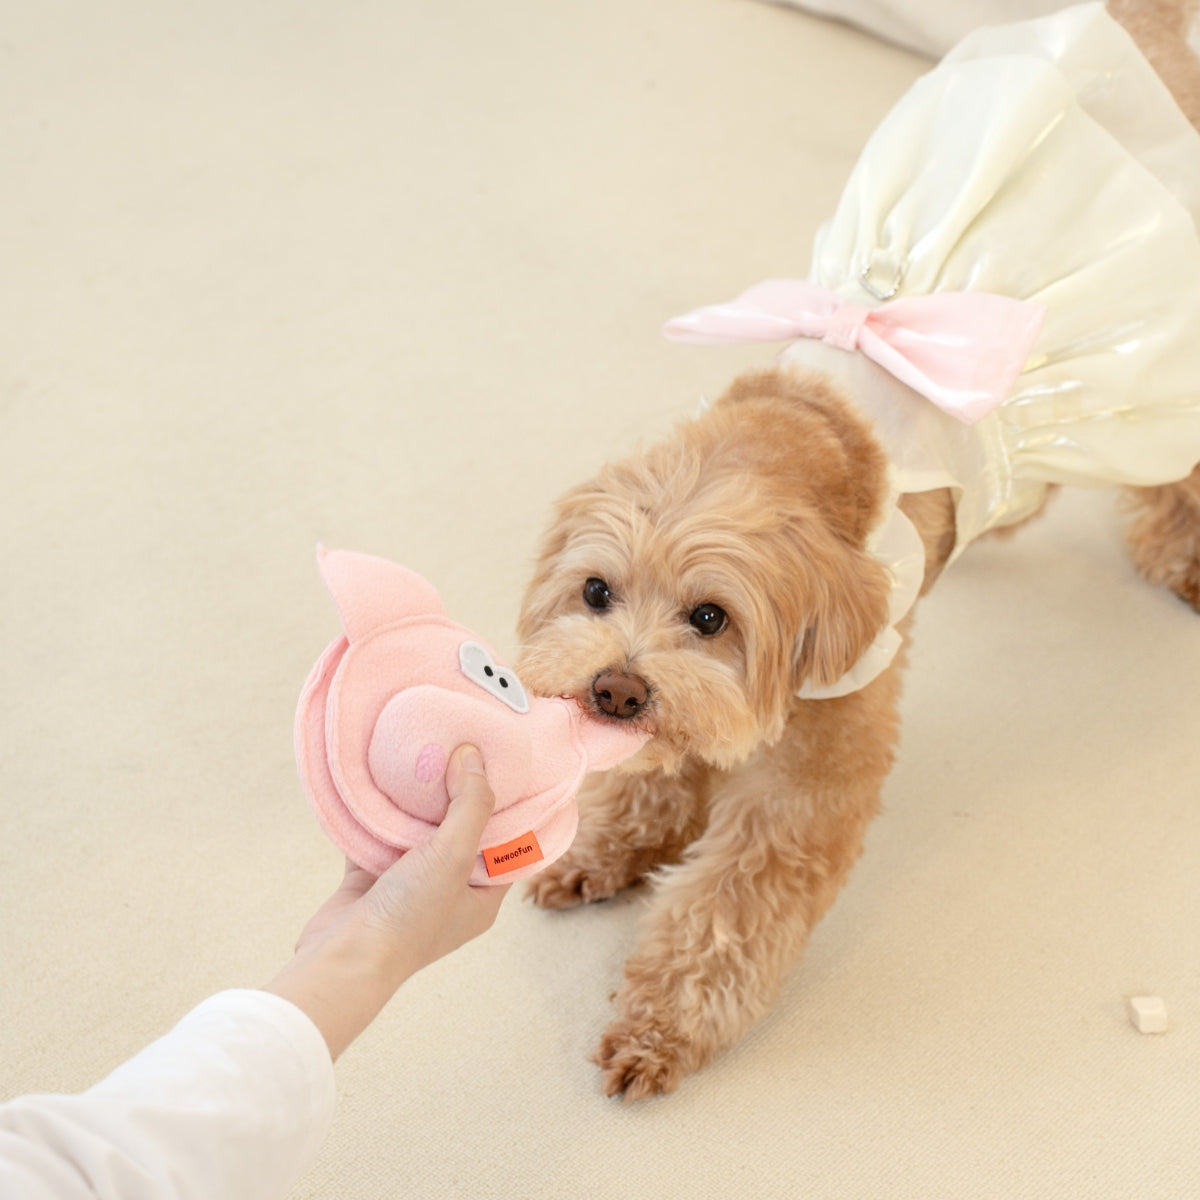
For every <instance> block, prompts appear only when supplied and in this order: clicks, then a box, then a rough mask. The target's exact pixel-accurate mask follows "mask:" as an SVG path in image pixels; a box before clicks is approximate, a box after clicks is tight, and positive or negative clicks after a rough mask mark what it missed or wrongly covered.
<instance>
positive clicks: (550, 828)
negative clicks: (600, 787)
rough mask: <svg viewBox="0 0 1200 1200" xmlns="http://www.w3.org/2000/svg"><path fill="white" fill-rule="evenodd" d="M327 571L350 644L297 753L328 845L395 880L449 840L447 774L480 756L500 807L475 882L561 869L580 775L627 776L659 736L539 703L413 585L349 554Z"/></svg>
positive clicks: (333, 653) (333, 661)
mask: <svg viewBox="0 0 1200 1200" xmlns="http://www.w3.org/2000/svg"><path fill="white" fill-rule="evenodd" d="M318 563H319V566H320V571H321V575H322V577H323V578H324V580H325V583H326V586H327V587H328V588H329V590H330V592H331V593H332V595H333V599H334V602H335V604H336V605H337V609H338V613H339V615H340V617H341V623H342V629H343V631H344V636H342V637H339V638H338V639H337V640H336V641H334V642H332V643H330V645H329V646H328V647H326V649H325V652H324V653H323V654H322V655H321V657H320V658H319V659H318V660H317V663H316V665H315V666H314V667H313V670H312V672H311V674H310V675H309V678H308V682H307V683H306V684H305V686H304V690H303V692H302V693H301V696H300V703H299V706H298V708H297V710H296V727H295V739H296V762H297V766H298V767H299V771H300V778H301V780H302V782H303V784H304V788H305V791H306V793H307V795H308V799H309V803H310V804H311V806H312V809H313V812H314V813H315V815H316V817H317V820H318V822H319V823H320V825H321V827H322V828H323V829H324V830H325V833H326V834H327V835H328V836H329V838H330V839H331V840H332V841H333V842H334V843H336V844H337V845H338V846H339V847H340V848H341V849H342V850H343V851H344V852H345V853H346V855H347V856H348V857H349V858H350V859H351V860H353V861H354V862H355V863H357V864H358V865H359V866H361V867H364V868H366V869H367V870H369V871H372V872H374V873H376V874H379V873H381V872H383V871H385V870H386V869H387V868H388V867H389V866H390V865H391V864H392V863H393V862H395V861H396V859H398V858H399V857H400V856H401V855H402V854H404V853H405V851H407V850H411V849H412V848H413V847H414V846H418V845H420V844H421V843H422V842H424V841H425V840H426V839H427V838H428V837H429V836H430V835H431V834H432V833H433V831H434V829H436V828H437V826H438V824H440V822H441V820H442V818H443V816H444V815H445V813H446V809H447V807H448V805H449V803H450V797H449V794H448V793H447V791H446V786H445V781H444V775H445V771H446V765H447V763H448V762H449V758H450V755H451V754H452V753H453V751H454V749H455V748H456V747H457V746H459V745H461V744H463V743H466V742H470V743H471V744H473V745H475V746H477V747H478V748H479V750H480V752H481V753H482V755H483V761H484V766H485V769H486V771H487V776H488V780H489V782H490V783H491V785H492V788H493V790H494V791H495V794H496V808H495V812H494V813H493V815H492V817H491V819H490V820H489V821H488V823H487V826H486V827H485V829H484V835H483V841H482V843H481V845H480V850H479V855H478V859H477V861H476V864H475V868H474V870H473V871H472V874H471V882H472V883H474V884H487V883H508V882H510V881H511V880H514V879H520V878H522V877H523V876H526V875H531V874H533V873H534V872H535V871H538V870H540V869H541V868H543V867H545V866H547V865H549V864H550V863H551V862H553V861H554V860H555V859H556V858H558V857H559V856H561V855H562V854H563V853H564V852H565V851H566V849H567V847H568V846H569V845H570V844H571V841H572V839H573V838H574V836H575V830H576V827H577V825H578V820H579V814H578V810H577V808H576V805H575V794H576V792H577V791H578V789H579V785H580V783H581V782H582V780H583V776H584V775H585V773H586V772H588V771H589V770H603V769H607V768H609V767H613V766H616V765H617V763H619V762H621V761H623V760H624V759H626V758H629V757H630V756H631V755H633V754H635V753H637V751H638V750H640V749H641V748H642V746H643V745H644V744H645V742H646V741H647V740H648V737H649V735H648V734H647V733H645V732H644V731H642V730H638V729H636V728H634V727H632V726H631V725H630V724H628V723H614V722H611V721H603V720H599V719H597V718H594V717H592V716H590V715H588V714H587V713H585V712H584V710H583V709H582V708H581V707H580V706H579V705H578V704H577V703H575V702H574V701H573V700H568V699H564V698H545V697H541V696H530V695H529V694H528V693H527V692H526V690H525V688H524V686H523V685H522V683H521V681H520V679H519V678H518V677H517V676H516V674H515V672H513V671H512V669H511V668H509V667H508V666H506V665H504V664H503V663H502V662H501V661H500V660H499V659H498V658H497V656H496V655H495V654H494V653H493V652H492V651H491V650H490V649H489V648H488V647H487V646H486V645H485V644H484V643H483V642H482V641H481V640H479V639H478V638H477V637H476V636H475V635H474V634H473V633H471V631H470V630H468V629H465V628H464V627H463V626H461V625H456V624H455V623H454V622H452V621H451V620H450V619H449V618H448V617H447V615H446V611H445V608H444V607H443V605H442V602H441V599H440V598H439V596H438V594H437V592H436V591H435V590H434V588H433V587H432V585H431V584H429V582H428V581H427V580H425V579H423V578H422V577H421V576H420V575H417V574H416V573H415V572H413V571H410V570H408V569H407V568H405V567H401V566H399V565H397V564H396V563H391V562H388V561H386V560H384V559H380V558H374V557H372V556H370V555H366V554H356V553H353V552H351V551H346V550H338V551H329V552H327V551H324V550H320V551H318Z"/></svg>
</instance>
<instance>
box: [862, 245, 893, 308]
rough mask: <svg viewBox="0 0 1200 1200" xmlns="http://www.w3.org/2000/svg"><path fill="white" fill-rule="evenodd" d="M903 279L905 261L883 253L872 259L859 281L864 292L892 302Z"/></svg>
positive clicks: (863, 270) (875, 255) (877, 298)
mask: <svg viewBox="0 0 1200 1200" xmlns="http://www.w3.org/2000/svg"><path fill="white" fill-rule="evenodd" d="M903 278H904V262H903V260H902V259H899V258H897V257H896V256H895V255H892V254H889V253H887V252H886V251H882V252H879V253H876V254H874V255H873V256H872V257H871V261H870V262H869V263H868V264H867V265H866V266H865V267H863V269H862V271H861V272H859V276H858V281H859V283H861V284H862V287H863V290H864V291H866V292H869V293H870V294H871V295H872V296H874V297H875V299H876V300H880V301H882V300H890V299H891V298H892V297H893V296H894V295H895V294H896V293H897V292H898V291H899V290H900V280H901V279H903Z"/></svg>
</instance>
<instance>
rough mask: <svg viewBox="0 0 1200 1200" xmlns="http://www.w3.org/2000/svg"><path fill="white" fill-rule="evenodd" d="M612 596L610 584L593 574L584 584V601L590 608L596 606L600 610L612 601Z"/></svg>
mask: <svg viewBox="0 0 1200 1200" xmlns="http://www.w3.org/2000/svg"><path fill="white" fill-rule="evenodd" d="M612 598H613V597H612V592H611V591H609V588H608V584H607V583H605V582H604V580H603V579H597V578H596V577H595V576H593V577H592V578H591V579H589V580H588V581H587V583H585V584H584V585H583V602H584V604H586V605H587V606H588V608H594V609H595V610H596V611H597V612H599V611H601V610H602V609H605V608H607V607H608V606H609V605H610V604H611V603H612Z"/></svg>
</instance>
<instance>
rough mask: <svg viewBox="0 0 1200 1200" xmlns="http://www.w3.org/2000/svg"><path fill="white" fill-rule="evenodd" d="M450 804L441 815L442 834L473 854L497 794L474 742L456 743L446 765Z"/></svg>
mask: <svg viewBox="0 0 1200 1200" xmlns="http://www.w3.org/2000/svg"><path fill="white" fill-rule="evenodd" d="M446 791H447V792H449V793H450V807H449V808H448V809H447V810H446V815H445V817H444V818H443V819H442V825H441V828H442V830H443V831H444V834H445V836H446V837H447V838H448V839H449V840H451V841H452V842H454V843H456V844H457V845H459V846H460V847H469V848H470V851H471V853H472V854H473V853H474V852H475V850H476V848H477V847H478V846H479V839H480V838H481V837H483V829H484V826H485V825H486V824H487V823H488V819H489V818H490V817H491V815H492V813H493V812H494V811H495V808H496V796H495V793H494V792H493V791H492V787H491V784H489V783H488V781H487V776H486V775H485V774H484V769H483V756H482V755H481V754H480V753H479V751H478V750H477V749H476V748H475V747H474V746H470V745H467V746H459V748H458V749H457V750H455V752H454V753H453V754H452V755H451V756H450V763H449V766H448V767H447V768H446Z"/></svg>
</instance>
